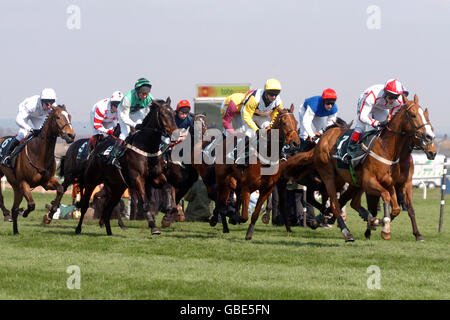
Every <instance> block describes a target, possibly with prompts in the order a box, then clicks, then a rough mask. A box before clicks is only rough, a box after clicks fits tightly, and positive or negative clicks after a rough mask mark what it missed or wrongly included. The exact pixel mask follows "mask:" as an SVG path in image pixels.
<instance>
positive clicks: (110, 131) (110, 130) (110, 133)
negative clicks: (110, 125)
mask: <svg viewBox="0 0 450 320" xmlns="http://www.w3.org/2000/svg"><path fill="white" fill-rule="evenodd" d="M106 134H107V135H109V136H112V135H113V134H114V130H113V129H109V130H108V131H106Z"/></svg>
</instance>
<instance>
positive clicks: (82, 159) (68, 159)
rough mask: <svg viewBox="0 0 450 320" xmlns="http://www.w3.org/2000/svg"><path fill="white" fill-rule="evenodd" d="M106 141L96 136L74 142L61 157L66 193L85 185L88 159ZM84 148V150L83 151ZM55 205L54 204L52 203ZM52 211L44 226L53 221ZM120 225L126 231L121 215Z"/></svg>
mask: <svg viewBox="0 0 450 320" xmlns="http://www.w3.org/2000/svg"><path fill="white" fill-rule="evenodd" d="M119 134H120V126H119V125H117V126H116V128H115V130H114V134H113V135H114V136H115V137H117V136H118V135H119ZM103 139H105V137H102V136H101V135H94V136H93V137H92V138H91V139H89V138H83V139H78V140H76V141H74V142H73V143H72V144H71V145H70V146H69V148H68V149H67V151H66V154H65V155H64V156H63V157H61V160H60V164H59V176H60V177H62V178H64V180H63V183H62V186H63V188H64V192H66V191H67V188H68V187H69V186H70V185H72V184H74V183H78V185H83V181H82V177H83V173H84V170H85V169H86V164H87V159H88V156H89V154H90V152H91V151H92V150H93V149H94V148H95V146H96V145H97V143H99V142H100V141H102V140H103ZM82 148H84V150H82ZM52 203H53V202H52ZM53 213H54V212H52V211H50V212H48V213H47V214H45V215H44V217H43V223H44V224H50V223H51V221H52V219H53ZM117 221H118V224H119V226H120V227H121V228H122V229H125V225H124V223H123V221H122V218H121V217H120V215H119V216H118V219H117Z"/></svg>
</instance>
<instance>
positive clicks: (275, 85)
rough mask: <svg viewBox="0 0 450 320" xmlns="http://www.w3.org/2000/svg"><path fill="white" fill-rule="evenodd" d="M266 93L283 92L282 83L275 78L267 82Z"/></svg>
mask: <svg viewBox="0 0 450 320" xmlns="http://www.w3.org/2000/svg"><path fill="white" fill-rule="evenodd" d="M264 91H281V83H280V81H278V80H277V79H274V78H272V79H269V80H267V81H266V85H265V86H264Z"/></svg>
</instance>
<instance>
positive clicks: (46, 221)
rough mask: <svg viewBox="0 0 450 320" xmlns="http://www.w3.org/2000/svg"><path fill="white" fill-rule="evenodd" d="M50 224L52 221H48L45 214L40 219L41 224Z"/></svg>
mask: <svg viewBox="0 0 450 320" xmlns="http://www.w3.org/2000/svg"><path fill="white" fill-rule="evenodd" d="M50 222H52V219H50V218H49V217H48V216H47V215H46V214H45V215H44V216H43V217H42V224H43V225H48V224H50Z"/></svg>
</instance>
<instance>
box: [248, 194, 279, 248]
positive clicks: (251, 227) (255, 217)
mask: <svg viewBox="0 0 450 320" xmlns="http://www.w3.org/2000/svg"><path fill="white" fill-rule="evenodd" d="M272 189H273V185H272V187H270V188H267V189H265V190H261V193H260V195H259V198H258V202H256V206H255V210H254V211H253V213H252V219H251V222H250V225H249V226H248V229H247V234H246V236H245V240H251V239H252V236H253V232H254V231H255V224H256V221H258V217H259V213H260V212H261V208H262V205H263V204H264V202H265V201H266V200H267V198H268V197H269V196H270V195H271V194H272ZM249 198H250V194H249ZM243 203H244V202H243ZM247 208H248V203H247ZM244 209H245V207H244Z"/></svg>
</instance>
